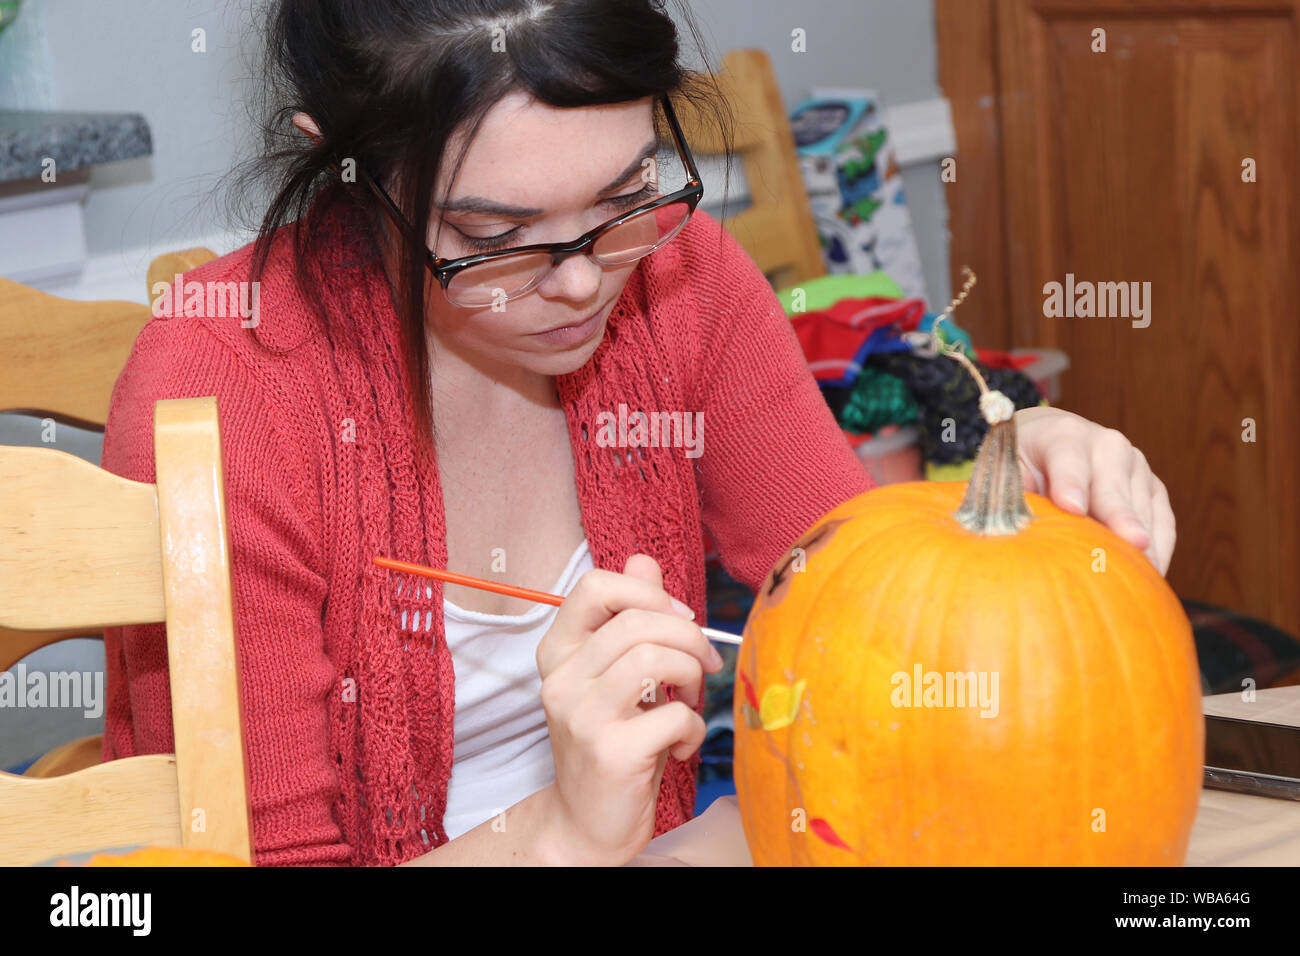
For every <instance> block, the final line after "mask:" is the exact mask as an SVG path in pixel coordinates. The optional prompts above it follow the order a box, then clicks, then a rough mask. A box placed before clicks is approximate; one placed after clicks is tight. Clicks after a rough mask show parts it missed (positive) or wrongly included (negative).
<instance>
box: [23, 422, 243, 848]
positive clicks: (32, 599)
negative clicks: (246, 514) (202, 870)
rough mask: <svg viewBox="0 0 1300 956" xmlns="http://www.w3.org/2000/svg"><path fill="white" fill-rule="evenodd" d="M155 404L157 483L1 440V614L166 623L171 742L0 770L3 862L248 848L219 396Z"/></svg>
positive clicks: (60, 623)
mask: <svg viewBox="0 0 1300 956" xmlns="http://www.w3.org/2000/svg"><path fill="white" fill-rule="evenodd" d="M154 416H155V421H154V457H155V461H156V464H157V484H153V485H149V484H142V483H140V482H135V481H129V480H127V479H125V478H121V477H119V476H117V475H114V474H111V473H110V472H107V471H104V470H103V469H101V468H97V467H95V466H94V465H92V464H90V463H88V462H86V461H83V460H82V459H80V458H76V457H74V456H72V455H69V454H67V453H66V452H61V451H55V450H53V449H48V448H18V447H10V446H0V625H3V626H5V627H8V628H19V629H23V630H29V629H44V630H45V631H46V633H47V634H48V633H49V631H50V629H59V631H62V632H67V631H69V630H74V631H79V630H80V629H83V628H89V627H91V626H92V625H96V626H99V627H110V626H122V625H129V624H142V623H150V622H155V621H162V622H165V623H166V626H167V652H168V667H169V673H170V680H171V700H172V724H173V727H174V729H175V743H176V752H175V754H150V755H145V756H138V757H127V758H123V759H121V760H113V761H109V762H108V763H102V764H96V765H94V766H91V767H87V768H85V769H82V770H78V771H76V772H74V773H69V774H65V775H63V776H57V777H49V778H33V777H29V776H15V775H13V774H6V773H0V865H11V866H12V865H24V864H30V863H34V862H37V861H39V860H42V859H46V858H49V857H53V856H56V855H62V854H67V853H76V852H83V851H86V850H92V849H97V848H102V847H109V846H129V845H138V844H139V845H154V846H185V847H194V848H199V849H207V850H217V851H221V852H225V853H230V854H233V855H235V856H238V857H240V858H242V859H244V860H247V861H249V862H252V842H251V834H252V825H251V819H250V809H249V801H248V770H247V759H246V754H245V750H244V732H243V721H242V718H241V708H240V696H239V681H238V673H239V672H238V665H237V659H236V650H235V628H234V614H233V605H232V595H231V584H230V555H229V544H228V541H229V538H228V529H227V519H226V511H225V493H224V490H223V489H224V487H225V486H224V483H223V475H222V461H221V437H220V431H219V427H218V420H217V401H216V399H215V398H187V399H168V400H163V401H159V402H158V403H157V404H156V405H155V410H154ZM69 595H75V600H69ZM36 646H40V642H37V643H36ZM29 649H30V648H29ZM12 654H13V650H12V648H11V649H9V654H8V655H6V656H7V657H11V656H12ZM20 690H21V689H20ZM95 756H96V759H98V754H96V755H95ZM200 822H201V823H202V826H200V825H199V824H200Z"/></svg>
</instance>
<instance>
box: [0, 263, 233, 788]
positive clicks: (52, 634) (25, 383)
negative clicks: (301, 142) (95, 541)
mask: <svg viewBox="0 0 1300 956" xmlns="http://www.w3.org/2000/svg"><path fill="white" fill-rule="evenodd" d="M214 258H216V253H214V252H212V251H211V250H210V249H203V248H195V249H185V250H182V251H180V252H169V253H164V254H163V255H160V256H158V257H157V258H155V259H154V260H153V261H152V262H151V263H150V265H149V271H148V277H147V288H148V294H147V296H146V298H148V299H149V300H150V301H152V300H153V289H154V286H155V284H156V283H158V282H166V283H171V282H172V280H173V278H174V277H175V276H176V274H177V273H184V272H186V271H187V270H189V269H193V268H194V267H196V266H198V265H201V264H203V263H204V262H207V261H208V260H209V259H214ZM149 315H150V310H149V307H148V306H147V305H142V304H140V303H138V302H124V301H99V302H81V301H76V300H73V299H62V298H59V297H57V296H53V295H47V294H46V293H44V292H40V291H38V290H36V289H32V288H29V287H28V286H25V285H22V284H20V283H17V282H11V281H10V280H8V279H0V355H3V356H5V359H6V361H5V374H4V376H2V377H0V411H17V412H25V413H28V414H35V415H38V416H47V415H48V416H51V417H54V418H58V419H61V420H64V421H67V422H70V423H73V424H76V425H80V426H83V427H89V428H93V429H99V430H101V431H102V430H103V428H104V425H105V424H106V422H107V421H108V405H109V401H110V399H111V397H112V394H113V385H114V383H115V382H116V381H117V377H118V375H119V374H120V373H121V371H122V367H123V366H124V365H125V364H126V360H127V357H128V356H129V355H130V354H131V346H132V345H133V344H134V343H135V339H136V336H138V335H139V334H140V330H141V329H142V328H144V325H145V323H146V322H148V321H149ZM69 343H76V347H70V344H69ZM99 623H101V624H102V623H103V622H99ZM100 636H102V635H101V634H100V632H99V630H98V629H97V628H94V627H78V628H69V629H64V630H60V631H49V632H42V633H29V632H19V631H13V630H10V629H8V628H5V627H2V626H0V670H7V669H8V668H10V667H12V666H13V665H14V664H15V663H17V662H18V661H19V660H21V659H22V658H23V657H26V656H27V655H28V654H30V653H31V652H32V651H34V650H36V649H38V648H40V647H44V646H45V645H47V644H52V643H54V642H55V641H60V640H66V639H68V638H74V637H100ZM100 743H101V741H100V736H99V735H98V734H96V735H93V736H90V737H82V738H80V739H78V740H74V741H70V742H69V743H66V744H63V745H61V746H60V747H56V748H55V749H53V750H51V751H50V752H49V753H47V754H45V755H44V756H43V757H41V758H40V759H39V760H37V761H36V762H35V763H34V764H32V765H31V766H30V767H29V768H28V769H27V775H28V776H33V777H37V776H54V775H56V774H60V773H70V772H72V771H74V770H80V769H82V768H83V767H89V766H91V765H92V764H96V763H99V754H100Z"/></svg>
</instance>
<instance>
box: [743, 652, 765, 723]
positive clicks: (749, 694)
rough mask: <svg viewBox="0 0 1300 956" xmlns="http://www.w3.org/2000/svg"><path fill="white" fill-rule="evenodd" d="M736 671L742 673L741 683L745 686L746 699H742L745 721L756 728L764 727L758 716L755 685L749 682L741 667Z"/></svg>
mask: <svg viewBox="0 0 1300 956" xmlns="http://www.w3.org/2000/svg"><path fill="white" fill-rule="evenodd" d="M736 673H737V674H739V675H740V683H741V684H742V685H743V686H744V688H745V699H744V700H743V701H741V711H742V713H744V715H745V723H746V724H747V725H749V726H750V727H753V728H754V729H755V730H761V729H762V728H763V722H762V721H761V720H759V717H758V697H757V696H756V695H755V694H754V685H753V684H751V683H750V682H749V678H748V677H747V676H746V675H745V672H744V671H743V670H741V669H740V668H739V667H737V668H736Z"/></svg>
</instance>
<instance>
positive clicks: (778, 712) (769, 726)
mask: <svg viewBox="0 0 1300 956" xmlns="http://www.w3.org/2000/svg"><path fill="white" fill-rule="evenodd" d="M807 684H808V682H807V681H806V680H801V681H797V682H795V685H794V686H793V687H791V686H790V685H789V684H773V685H772V686H771V687H769V688H768V689H767V690H765V691H763V702H762V705H761V706H760V707H759V711H758V716H759V720H761V721H762V723H763V729H764V730H780V729H781V728H782V727H788V726H790V725H791V724H793V723H794V718H795V716H796V715H797V714H798V713H799V699H800V698H801V697H802V696H803V689H804V687H805V686H807Z"/></svg>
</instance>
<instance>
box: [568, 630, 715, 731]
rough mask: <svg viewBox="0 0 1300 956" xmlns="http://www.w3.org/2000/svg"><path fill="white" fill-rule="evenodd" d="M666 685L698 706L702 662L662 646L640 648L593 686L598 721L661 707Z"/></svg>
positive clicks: (651, 645)
mask: <svg viewBox="0 0 1300 956" xmlns="http://www.w3.org/2000/svg"><path fill="white" fill-rule="evenodd" d="M664 684H672V685H673V686H674V687H676V688H677V699H678V700H680V701H682V702H683V703H685V704H686V705H687V706H698V704H699V700H700V691H701V689H702V688H703V686H704V670H703V668H701V667H700V662H699V660H698V659H697V658H696V657H694V656H693V655H691V654H688V653H686V652H685V651H679V650H677V649H676V648H672V647H664V646H662V645H660V644H637V645H636V646H634V647H632V648H630V649H629V650H628V651H627V652H626V653H625V654H623V656H622V657H620V658H619V659H618V660H616V661H615V662H614V663H613V664H611V665H610V666H609V668H608V669H607V670H605V672H604V673H602V674H601V675H600V676H599V677H598V678H596V679H595V680H594V681H593V682H592V685H591V687H592V689H591V692H590V696H591V703H590V705H591V707H592V708H593V710H594V713H595V716H596V719H598V720H599V719H610V718H617V717H630V716H632V715H633V714H635V713H636V712H637V711H638V710H639V709H641V707H640V705H641V704H660V705H662V703H663V702H664V701H665V700H666V699H667V698H666V697H665V696H664V688H663V685H664Z"/></svg>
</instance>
